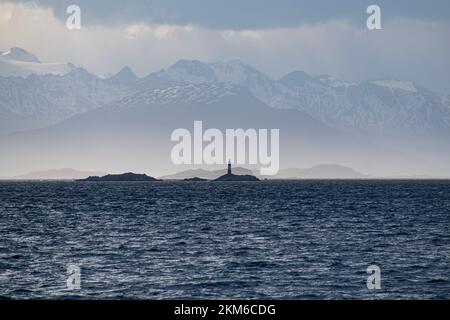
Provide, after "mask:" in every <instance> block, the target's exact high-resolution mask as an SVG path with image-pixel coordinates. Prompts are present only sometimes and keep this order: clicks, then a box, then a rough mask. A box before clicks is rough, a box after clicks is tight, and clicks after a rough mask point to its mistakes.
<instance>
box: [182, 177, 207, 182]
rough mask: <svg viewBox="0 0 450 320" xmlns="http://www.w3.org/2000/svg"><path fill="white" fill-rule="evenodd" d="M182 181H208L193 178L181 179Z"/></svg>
mask: <svg viewBox="0 0 450 320" xmlns="http://www.w3.org/2000/svg"><path fill="white" fill-rule="evenodd" d="M183 181H194V182H199V181H208V179H203V178H199V177H193V178H186V179H183Z"/></svg>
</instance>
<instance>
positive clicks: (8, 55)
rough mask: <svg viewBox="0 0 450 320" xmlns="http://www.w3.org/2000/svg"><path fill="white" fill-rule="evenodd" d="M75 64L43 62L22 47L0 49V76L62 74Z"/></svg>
mask: <svg viewBox="0 0 450 320" xmlns="http://www.w3.org/2000/svg"><path fill="white" fill-rule="evenodd" d="M74 67H75V66H74V65H73V64H71V63H43V62H41V61H39V59H38V58H37V57H36V56H35V55H33V54H32V53H29V52H28V51H26V50H24V49H22V48H17V47H14V48H11V49H9V50H6V51H0V76H3V77H11V76H14V77H26V76H29V75H30V74H40V75H44V74H59V75H63V74H66V73H68V72H70V70H72V69H73V68H74Z"/></svg>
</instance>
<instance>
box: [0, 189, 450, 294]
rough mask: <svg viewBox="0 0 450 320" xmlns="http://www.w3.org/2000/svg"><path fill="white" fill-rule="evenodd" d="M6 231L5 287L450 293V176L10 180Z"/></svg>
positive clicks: (2, 225)
mask: <svg viewBox="0 0 450 320" xmlns="http://www.w3.org/2000/svg"><path fill="white" fill-rule="evenodd" d="M0 235H1V238H0V296H1V297H7V298H55V299H60V298H87V299H98V298H114V299H118V298H139V299H167V298H175V299H178V298H187V299H190V298H207V299H209V298H228V299H234V298H261V299H267V298H286V299H342V298H345V299H350V298H351V299H353V298H363V299H383V298H384V299H387V298H408V299H410V298H414V299H416V298H417V299H419V298H420V299H449V298H450V282H449V274H450V181H297V182H266V181H264V182H260V183H242V182H241V183H210V182H190V183H188V182H152V183H76V182H1V183H0ZM68 264H77V265H78V266H79V267H80V269H81V289H80V290H69V289H68V288H67V286H66V279H67V275H66V271H67V269H66V268H67V265H68ZM371 264H376V265H378V266H379V267H380V269H381V289H380V290H369V289H367V286H366V280H367V276H368V274H367V273H366V268H367V267H368V266H369V265H371Z"/></svg>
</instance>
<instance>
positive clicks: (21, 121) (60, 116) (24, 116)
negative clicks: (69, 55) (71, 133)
mask: <svg viewBox="0 0 450 320" xmlns="http://www.w3.org/2000/svg"><path fill="white" fill-rule="evenodd" d="M128 92H129V90H128V89H127V87H125V86H122V85H120V84H114V83H111V82H109V81H104V80H102V79H100V78H98V77H96V76H95V75H93V74H91V73H89V72H87V71H86V70H84V69H82V68H75V69H73V70H72V71H70V72H69V73H67V74H65V75H62V76H61V75H51V74H48V75H35V74H31V75H29V76H28V77H26V78H22V77H0V124H1V125H0V134H6V133H10V132H14V131H22V130H30V129H34V128H38V127H42V126H47V125H51V124H54V123H57V122H59V121H62V120H64V119H67V118H69V117H71V116H73V115H76V114H80V113H83V112H86V111H89V110H92V109H95V108H99V107H103V106H106V105H108V104H110V103H112V102H116V101H118V100H120V99H121V98H123V97H125V96H126V95H127V94H128Z"/></svg>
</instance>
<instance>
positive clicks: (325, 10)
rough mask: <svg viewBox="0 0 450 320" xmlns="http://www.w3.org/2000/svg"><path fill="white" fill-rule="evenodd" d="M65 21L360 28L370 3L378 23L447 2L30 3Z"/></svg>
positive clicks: (436, 15)
mask: <svg viewBox="0 0 450 320" xmlns="http://www.w3.org/2000/svg"><path fill="white" fill-rule="evenodd" d="M22 2H25V3H36V4H37V5H44V6H49V7H51V8H53V10H54V12H55V15H56V16H57V17H58V18H60V19H65V18H66V17H67V14H66V12H65V10H66V8H67V6H68V5H71V4H78V5H79V6H80V7H81V8H82V12H83V18H84V21H85V22H86V23H88V24H91V25H93V24H95V25H114V24H122V23H133V22H151V23H156V24H158V23H166V24H181V25H185V24H192V25H199V26H203V27H207V28H217V29H266V28H277V27H292V26H298V25H301V24H303V23H315V22H325V21H329V20H336V19H345V20H348V21H351V22H352V23H355V24H363V23H365V19H366V17H367V16H366V14H365V10H366V8H367V6H368V5H370V4H377V5H379V6H380V7H381V8H382V14H383V19H384V20H385V21H388V20H389V19H392V18H414V19H423V20H434V21H436V20H448V19H449V17H450V1H448V0H431V1H424V0H396V1H391V0H343V1H337V0H276V1H267V0H189V1H188V0H128V1H125V0H96V1H92V0H35V1H22Z"/></svg>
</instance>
